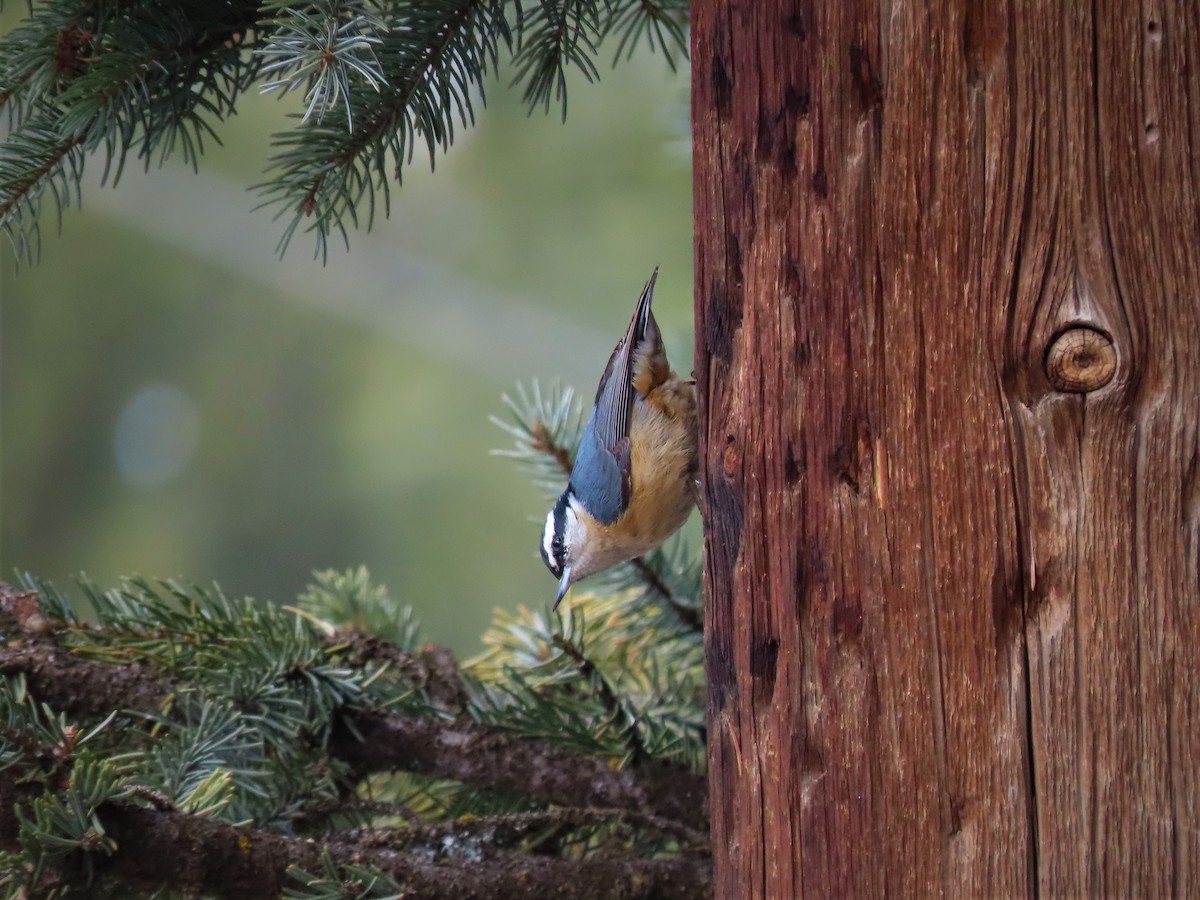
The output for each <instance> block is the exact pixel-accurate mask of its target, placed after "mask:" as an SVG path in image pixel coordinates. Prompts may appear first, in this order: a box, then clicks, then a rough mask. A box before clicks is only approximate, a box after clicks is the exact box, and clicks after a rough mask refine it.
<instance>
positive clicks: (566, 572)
mask: <svg viewBox="0 0 1200 900" xmlns="http://www.w3.org/2000/svg"><path fill="white" fill-rule="evenodd" d="M570 586H571V567H570V566H563V572H562V578H560V579H559V581H558V592H557V593H556V594H555V595H554V606H553V607H551V609H558V604H560V603H562V598H563V597H565V596H566V595H567V588H569V587H570Z"/></svg>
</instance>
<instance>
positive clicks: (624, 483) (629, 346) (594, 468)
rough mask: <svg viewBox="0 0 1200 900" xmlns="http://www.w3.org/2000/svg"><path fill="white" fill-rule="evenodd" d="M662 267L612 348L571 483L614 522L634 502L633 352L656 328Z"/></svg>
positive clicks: (586, 503) (602, 516) (590, 505)
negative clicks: (656, 288) (656, 290)
mask: <svg viewBox="0 0 1200 900" xmlns="http://www.w3.org/2000/svg"><path fill="white" fill-rule="evenodd" d="M657 277H658V269H655V270H654V274H653V275H651V276H650V280H649V281H647V282H646V286H645V288H643V289H642V296H641V298H640V299H639V300H638V305H637V309H636V310H635V311H634V314H633V319H632V320H631V321H630V323H629V328H628V329H627V330H626V332H625V336H624V337H623V338H621V341H620V343H618V344H617V346H616V347H615V348H614V349H613V352H612V356H610V357H609V359H608V365H607V366H606V367H605V369H604V375H603V376H601V378H600V387H599V388H598V389H597V391H596V403H595V406H594V407H593V408H592V414H591V416H589V417H588V421H587V425H585V426H584V429H583V438H582V440H581V441H580V444H579V452H578V453H577V455H576V457H575V466H574V468H573V469H572V470H571V487H572V488H573V489H574V492H575V496H576V497H577V498H578V499H579V501H580V502H581V503H582V504H583V506H584V508H585V509H587V511H588V512H589V513H591V514H592V515H593V516H595V517H596V518H597V519H599V520H600V521H601V522H603V523H604V524H606V525H611V524H612V523H613V522H615V521H616V520H617V519H618V518H620V516H621V513H623V512H625V508H626V507H627V506H628V505H629V494H630V490H631V487H632V485H631V484H630V472H629V468H630V465H629V417H630V415H631V412H632V409H633V401H634V396H635V393H636V391H635V390H634V387H633V361H634V359H633V355H634V351H635V350H636V349H637V347H638V345H639V344H640V343H641V342H642V340H643V338H645V336H646V333H647V329H650V330H651V331H652V332H653V333H655V334H656V333H657V325H656V324H655V323H654V316H653V314H652V313H651V311H650V303H651V300H652V298H653V295H654V282H655V279H656V278H657Z"/></svg>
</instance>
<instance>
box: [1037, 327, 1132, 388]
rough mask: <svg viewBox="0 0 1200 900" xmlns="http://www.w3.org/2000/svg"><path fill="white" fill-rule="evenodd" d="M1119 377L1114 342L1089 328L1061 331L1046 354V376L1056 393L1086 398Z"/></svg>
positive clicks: (1073, 328)
mask: <svg viewBox="0 0 1200 900" xmlns="http://www.w3.org/2000/svg"><path fill="white" fill-rule="evenodd" d="M1116 373H1117V351H1116V348H1115V347H1113V342H1112V338H1110V337H1109V336H1108V335H1107V334H1105V333H1104V332H1103V331H1100V330H1098V329H1096V328H1091V327H1089V326H1087V325H1074V326H1072V327H1070V328H1068V329H1067V330H1066V331H1062V332H1060V333H1059V334H1058V336H1057V337H1055V338H1054V340H1053V341H1052V342H1051V343H1050V347H1049V348H1048V349H1047V350H1046V376H1047V377H1048V378H1049V379H1050V383H1051V384H1052V385H1054V388H1055V390H1059V391H1063V392H1065V393H1069V394H1086V393H1088V392H1090V391H1097V390H1099V389H1100V388H1102V387H1104V386H1105V385H1106V384H1108V383H1109V382H1110V381H1112V379H1113V376H1114V375H1115V374H1116Z"/></svg>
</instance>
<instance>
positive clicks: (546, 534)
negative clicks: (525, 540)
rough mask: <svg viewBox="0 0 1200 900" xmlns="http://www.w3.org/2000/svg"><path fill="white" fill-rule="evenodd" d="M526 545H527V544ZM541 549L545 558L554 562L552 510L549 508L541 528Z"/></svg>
mask: <svg viewBox="0 0 1200 900" xmlns="http://www.w3.org/2000/svg"><path fill="white" fill-rule="evenodd" d="M526 546H528V544H527V545H526ZM542 549H543V550H544V551H545V552H546V559H548V560H550V562H555V559H554V510H550V514H549V515H547V516H546V527H545V528H543V529H542Z"/></svg>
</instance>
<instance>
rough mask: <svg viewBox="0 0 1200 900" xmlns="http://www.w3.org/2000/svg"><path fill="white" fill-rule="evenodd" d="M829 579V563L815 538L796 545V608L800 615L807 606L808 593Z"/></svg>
mask: <svg viewBox="0 0 1200 900" xmlns="http://www.w3.org/2000/svg"><path fill="white" fill-rule="evenodd" d="M828 579H829V563H827V562H826V561H825V554H824V553H823V552H822V551H821V545H820V544H818V543H817V542H816V541H815V540H812V539H809V540H808V541H806V542H804V543H802V544H800V545H799V546H797V547H796V610H797V612H799V613H800V614H801V615H803V614H804V612H805V610H807V608H808V599H809V594H811V593H812V591H813V590H814V589H815V588H816V587H818V586H819V585H821V584H823V583H825V582H826V581H827V580H828Z"/></svg>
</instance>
